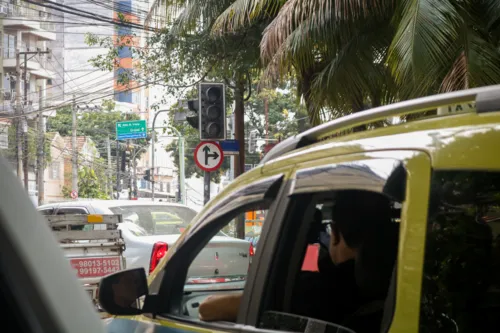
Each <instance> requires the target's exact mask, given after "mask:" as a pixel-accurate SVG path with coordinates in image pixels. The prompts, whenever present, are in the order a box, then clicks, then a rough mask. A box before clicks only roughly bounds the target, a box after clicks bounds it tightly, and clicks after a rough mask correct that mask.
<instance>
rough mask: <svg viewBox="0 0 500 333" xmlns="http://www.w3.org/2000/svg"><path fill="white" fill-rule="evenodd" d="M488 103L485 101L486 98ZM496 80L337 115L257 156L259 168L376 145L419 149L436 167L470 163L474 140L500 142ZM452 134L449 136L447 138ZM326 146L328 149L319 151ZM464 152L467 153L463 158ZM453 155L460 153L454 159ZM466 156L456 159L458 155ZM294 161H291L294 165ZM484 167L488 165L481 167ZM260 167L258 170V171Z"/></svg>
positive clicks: (373, 148)
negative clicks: (389, 122) (413, 117)
mask: <svg viewBox="0 0 500 333" xmlns="http://www.w3.org/2000/svg"><path fill="white" fill-rule="evenodd" d="M486 102H488V103H486ZM457 104H460V105H467V106H468V110H466V111H461V112H454V113H448V114H445V115H435V116H431V117H429V116H427V117H423V118H418V119H417V120H415V121H409V122H402V123H399V124H397V125H389V126H385V127H379V128H375V129H369V130H364V131H356V132H355V131H353V128H355V127H359V126H360V125H368V124H371V123H373V122H376V121H380V120H384V119H387V118H389V117H396V116H406V115H411V114H414V113H416V112H423V111H432V112H434V111H436V110H437V109H438V108H441V109H442V108H449V107H454V106H456V105H457ZM498 111H500V85H496V86H489V87H482V88H476V89H468V90H463V91H456V92H452V93H447V94H439V95H434V96H428V97H424V98H418V99H414V100H409V101H404V102H400V103H394V104H391V105H385V106H382V107H378V108H374V109H371V110H367V111H362V112H358V113H355V114H352V115H349V116H345V117H342V118H338V119H336V120H333V121H330V122H328V123H325V124H322V125H320V126H317V127H314V128H311V129H310V130H307V131H306V132H303V133H301V134H298V135H296V136H294V137H290V138H288V139H286V140H284V141H283V142H281V143H279V144H278V145H276V146H275V147H274V148H273V149H271V151H270V152H269V153H268V154H266V156H265V157H264V159H263V160H262V161H261V166H263V169H273V168H280V167H283V166H284V165H287V164H290V161H291V160H293V162H294V163H297V162H300V161H305V160H311V159H314V158H321V157H323V156H333V155H344V154H351V153H359V152H370V151H380V150H418V151H423V152H425V153H427V154H428V155H429V156H430V157H431V163H432V166H433V167H436V168H446V167H469V166H470V163H471V160H473V159H474V158H475V156H473V154H474V153H476V154H477V153H479V151H478V150H477V149H476V151H474V149H473V147H477V146H478V145H479V146H480V147H481V149H483V151H485V150H488V149H492V150H494V149H496V142H499V139H500V137H499V130H500V128H499V125H500V112H498ZM451 138H453V139H451ZM323 149H327V150H328V153H325V154H321V153H319V151H321V150H323ZM463 151H468V153H469V154H472V155H468V156H467V157H465V155H464V154H462V152H463ZM457 156H458V157H459V158H457ZM462 156H463V157H464V158H463V159H460V157H462ZM294 163H292V164H294ZM484 167H485V168H486V167H487V166H484ZM261 172H262V171H261Z"/></svg>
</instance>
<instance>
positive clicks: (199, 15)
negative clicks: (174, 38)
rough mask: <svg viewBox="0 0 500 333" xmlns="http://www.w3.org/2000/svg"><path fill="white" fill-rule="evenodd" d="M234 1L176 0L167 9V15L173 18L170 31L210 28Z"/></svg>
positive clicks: (176, 32)
mask: <svg viewBox="0 0 500 333" xmlns="http://www.w3.org/2000/svg"><path fill="white" fill-rule="evenodd" d="M232 3H233V1H232V0H203V1H185V0H174V1H172V3H171V5H170V6H167V9H166V11H167V13H166V15H167V17H168V18H171V19H173V22H172V27H171V30H170V33H171V34H173V35H181V34H183V33H187V32H191V31H197V30H200V29H210V28H211V27H212V25H213V24H214V22H215V20H216V19H217V17H219V15H220V14H221V13H222V12H224V10H226V9H227V8H228V7H229V6H230V5H231V4H232Z"/></svg>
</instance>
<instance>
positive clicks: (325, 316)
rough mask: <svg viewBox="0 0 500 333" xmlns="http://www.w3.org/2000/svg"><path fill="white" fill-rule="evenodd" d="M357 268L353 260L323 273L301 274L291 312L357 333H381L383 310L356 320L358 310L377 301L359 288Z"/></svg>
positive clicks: (329, 268) (332, 266)
mask: <svg viewBox="0 0 500 333" xmlns="http://www.w3.org/2000/svg"><path fill="white" fill-rule="evenodd" d="M330 263H331V261H330ZM354 265H355V262H354V259H352V260H348V261H346V262H344V263H342V264H339V265H333V264H331V265H326V266H323V269H322V270H321V273H316V272H301V274H300V276H299V280H298V282H297V284H296V286H295V290H294V299H293V301H292V313H294V314H297V315H300V316H305V317H308V318H314V319H319V320H323V321H326V322H329V323H333V324H337V325H341V326H344V327H347V328H350V329H352V330H353V331H355V332H356V333H371V332H379V331H380V325H381V320H382V314H383V312H382V309H380V311H376V312H375V313H371V314H368V315H364V316H362V317H359V318H358V317H353V314H354V313H355V312H356V311H358V310H359V309H360V308H362V307H363V306H364V305H366V304H368V303H370V302H372V301H374V299H372V298H368V297H365V296H363V294H362V292H361V291H360V289H359V288H358V286H357V284H356V279H355V275H354ZM325 268H326V269H325Z"/></svg>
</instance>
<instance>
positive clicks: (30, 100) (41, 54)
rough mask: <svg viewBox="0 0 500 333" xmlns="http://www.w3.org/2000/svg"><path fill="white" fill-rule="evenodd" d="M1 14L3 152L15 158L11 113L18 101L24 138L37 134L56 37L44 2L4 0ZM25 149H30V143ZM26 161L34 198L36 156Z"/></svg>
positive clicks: (50, 77)
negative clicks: (11, 134)
mask: <svg viewBox="0 0 500 333" xmlns="http://www.w3.org/2000/svg"><path fill="white" fill-rule="evenodd" d="M37 1H38V2H39V3H42V2H43V1H41V0H37ZM0 16H1V20H0V21H1V26H0V34H1V36H0V45H1V46H0V47H1V50H0V63H1V66H0V77H1V80H0V128H1V130H0V132H1V134H0V149H2V152H0V153H2V155H4V156H5V157H7V158H8V159H9V160H10V161H11V162H12V160H13V157H14V156H15V154H12V153H11V151H9V150H14V148H13V143H12V142H9V135H8V134H9V129H10V128H12V126H11V123H12V116H13V115H14V113H15V111H16V105H19V106H20V110H19V111H21V112H22V114H23V115H25V118H23V119H22V132H23V142H24V143H26V142H28V141H29V136H30V135H34V134H33V131H30V128H34V127H36V126H35V124H36V119H37V115H38V113H37V112H36V111H39V110H40V109H41V108H42V107H45V101H46V99H47V86H48V85H50V84H51V80H53V79H54V78H55V72H54V71H53V70H52V69H51V67H50V66H49V61H50V54H48V53H47V51H49V50H48V48H47V46H48V45H47V44H48V43H49V42H51V41H54V40H55V39H56V35H55V33H54V30H55V27H54V25H53V23H52V22H51V20H52V16H51V14H50V13H49V12H47V10H45V8H44V7H42V6H38V5H36V4H31V3H27V2H24V1H21V0H5V1H4V2H2V3H0ZM16 83H17V84H18V86H19V89H18V90H16ZM40 101H42V104H40ZM43 115H44V116H51V115H53V112H51V111H49V110H47V112H44V113H43ZM23 149H24V150H25V151H29V147H26V146H24V147H23ZM5 152H6V153H5ZM27 165H28V173H27V174H25V175H24V177H26V178H27V179H28V190H29V194H30V196H31V197H32V200H33V201H34V202H35V201H36V191H37V185H36V175H35V160H34V159H33V158H31V159H30V158H29V159H28V163H27Z"/></svg>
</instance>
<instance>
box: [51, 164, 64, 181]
mask: <svg viewBox="0 0 500 333" xmlns="http://www.w3.org/2000/svg"><path fill="white" fill-rule="evenodd" d="M60 169H61V168H60V163H59V162H52V164H51V165H50V175H49V177H50V179H59V175H60Z"/></svg>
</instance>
